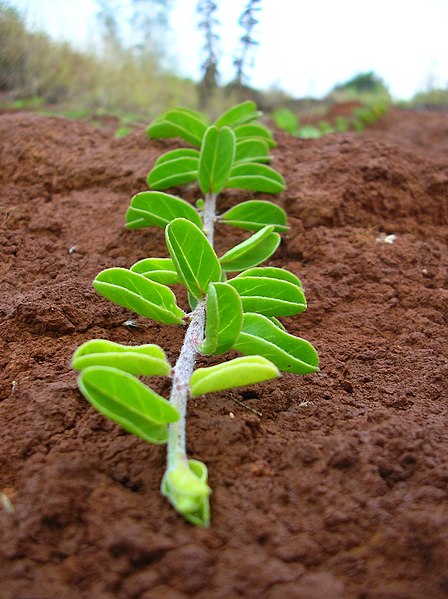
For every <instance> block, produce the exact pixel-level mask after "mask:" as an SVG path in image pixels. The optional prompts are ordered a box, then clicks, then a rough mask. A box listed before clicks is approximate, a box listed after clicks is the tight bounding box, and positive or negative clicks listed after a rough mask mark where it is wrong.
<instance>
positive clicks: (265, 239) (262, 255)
mask: <svg viewBox="0 0 448 599" xmlns="http://www.w3.org/2000/svg"><path fill="white" fill-rule="evenodd" d="M273 230H274V227H264V228H263V229H260V231H257V233H255V234H254V235H252V236H251V237H249V239H246V241H243V242H242V243H240V244H238V245H236V246H235V247H234V248H232V249H231V250H229V251H228V252H226V253H225V254H224V256H222V257H221V258H220V263H221V266H222V268H223V270H225V271H227V272H237V271H240V270H244V269H245V268H250V267H252V266H256V265H257V264H260V262H263V261H264V260H267V259H268V258H269V257H270V256H272V254H273V253H274V252H275V250H276V249H277V247H278V245H279V243H280V235H279V234H278V233H273V232H272V231H273Z"/></svg>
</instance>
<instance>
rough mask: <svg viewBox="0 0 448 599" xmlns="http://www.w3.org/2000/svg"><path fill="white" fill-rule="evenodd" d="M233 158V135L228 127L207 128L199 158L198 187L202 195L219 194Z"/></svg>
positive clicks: (228, 173)
mask: <svg viewBox="0 0 448 599" xmlns="http://www.w3.org/2000/svg"><path fill="white" fill-rule="evenodd" d="M234 158H235V134H234V133H233V131H232V129H230V128H229V127H223V128H222V129H218V127H209V128H208V129H207V131H206V133H205V136H204V141H203V142H202V147H201V156H200V158H199V175H198V178H199V186H200V188H201V191H202V192H203V193H219V192H220V191H221V190H222V189H223V187H224V185H225V183H226V181H227V179H228V177H229V175H230V171H231V169H232V165H233V160H234Z"/></svg>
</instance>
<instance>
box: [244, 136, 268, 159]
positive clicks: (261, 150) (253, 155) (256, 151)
mask: <svg viewBox="0 0 448 599" xmlns="http://www.w3.org/2000/svg"><path fill="white" fill-rule="evenodd" d="M270 161H271V157H270V156H269V146H268V144H267V142H265V141H264V140H262V139H243V140H241V141H239V142H238V143H237V144H236V153H235V162H270Z"/></svg>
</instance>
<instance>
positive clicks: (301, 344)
mask: <svg viewBox="0 0 448 599" xmlns="http://www.w3.org/2000/svg"><path fill="white" fill-rule="evenodd" d="M234 347H235V349H237V350H238V351H240V352H241V353H242V354H246V355H253V354H258V355H260V356H264V357H265V358H267V359H268V360H271V362H273V363H274V364H275V365H276V366H277V367H278V368H280V370H283V371H285V372H293V373H295V374H310V373H312V372H316V371H317V370H318V366H319V358H318V355H317V352H316V350H315V349H314V347H313V346H312V345H311V343H309V342H308V341H305V339H301V338H300V337H294V335H290V334H289V333H286V332H284V331H282V330H281V329H280V328H279V327H278V326H277V325H276V324H275V323H274V322H272V321H271V320H270V319H269V318H267V317H266V316H262V315H261V314H250V313H248V314H245V315H244V320H243V329H242V331H241V333H240V336H239V337H238V339H237V342H236V344H235V346H234Z"/></svg>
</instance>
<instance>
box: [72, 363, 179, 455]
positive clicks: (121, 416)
mask: <svg viewBox="0 0 448 599" xmlns="http://www.w3.org/2000/svg"><path fill="white" fill-rule="evenodd" d="M78 385H79V388H80V390H81V393H82V394H83V395H84V397H85V398H86V399H87V401H89V402H90V403H91V404H92V406H94V407H95V408H96V409H97V410H98V411H99V412H101V413H102V414H104V416H107V417H108V418H110V419H111V420H113V421H114V422H118V424H121V426H122V427H123V428H124V429H125V430H127V431H128V432H130V433H132V434H134V435H137V437H141V438H142V439H144V440H145V441H148V442H149V443H166V441H167V440H168V427H167V424H168V423H170V422H177V420H179V412H178V411H177V410H176V409H175V408H174V407H173V406H172V405H171V404H170V402H169V401H167V400H166V399H164V398H163V397H161V396H160V395H158V394H157V393H156V392H155V391H153V390H152V389H150V388H149V387H147V386H146V385H144V384H143V383H142V382H141V381H139V380H138V379H137V378H135V377H134V376H132V374H129V373H127V372H123V371H122V370H118V369H117V368H111V367H109V366H90V367H89V368H86V369H85V370H83V371H82V372H81V374H80V375H79V377H78Z"/></svg>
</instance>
